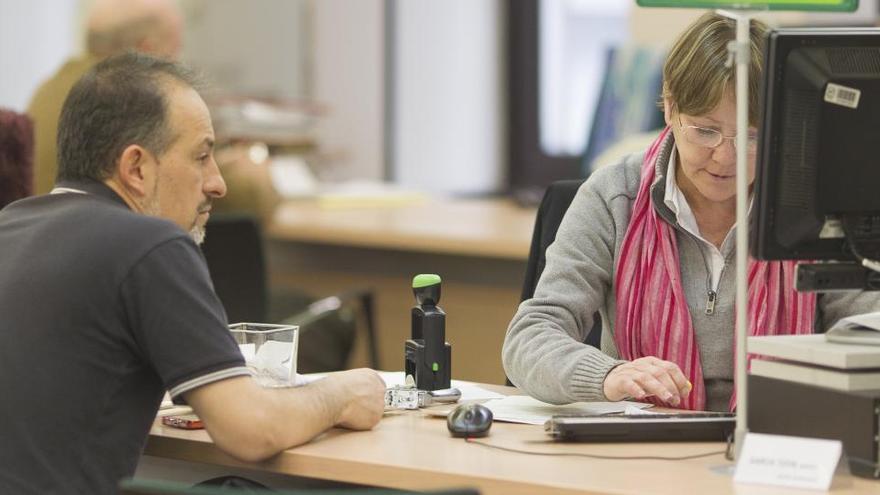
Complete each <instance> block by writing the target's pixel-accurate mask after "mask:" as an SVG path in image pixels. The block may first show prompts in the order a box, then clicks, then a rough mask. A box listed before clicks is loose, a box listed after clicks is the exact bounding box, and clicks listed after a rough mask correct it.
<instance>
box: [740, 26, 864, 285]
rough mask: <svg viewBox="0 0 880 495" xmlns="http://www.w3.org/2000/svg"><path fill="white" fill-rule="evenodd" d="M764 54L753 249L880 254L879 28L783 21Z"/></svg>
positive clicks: (760, 254)
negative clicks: (810, 25)
mask: <svg viewBox="0 0 880 495" xmlns="http://www.w3.org/2000/svg"><path fill="white" fill-rule="evenodd" d="M764 56H765V59H764V81H763V87H762V97H763V100H762V101H763V104H762V108H763V114H762V117H761V128H760V132H759V143H758V154H757V164H756V172H755V177H756V179H755V199H754V201H755V203H754V206H753V211H752V220H751V230H752V234H751V251H752V255H753V256H755V257H756V258H758V259H763V260H837V261H843V262H855V261H861V260H860V259H858V257H856V256H855V255H854V252H853V248H855V252H856V253H858V254H859V255H860V256H862V257H866V258H871V259H880V29H873V28H792V29H778V30H774V31H771V32H770V34H769V37H768V40H767V43H766V45H765V49H764ZM843 227H845V228H843ZM844 231H845V232H846V235H844ZM853 288H857V287H853Z"/></svg>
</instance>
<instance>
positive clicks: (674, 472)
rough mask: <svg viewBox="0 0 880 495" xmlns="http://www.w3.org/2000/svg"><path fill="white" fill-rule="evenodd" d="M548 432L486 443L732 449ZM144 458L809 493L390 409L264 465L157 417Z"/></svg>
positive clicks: (565, 490)
mask: <svg viewBox="0 0 880 495" xmlns="http://www.w3.org/2000/svg"><path fill="white" fill-rule="evenodd" d="M487 388H492V389H495V390H498V389H502V388H506V387H487ZM507 390H513V389H507ZM548 438H549V437H547V436H546V435H545V434H544V431H543V427H541V426H533V425H519V424H510V423H495V424H494V425H492V430H491V433H490V435H489V436H488V437H486V438H484V439H482V440H481V441H485V442H488V443H491V444H492V445H498V446H503V447H511V448H516V449H524V450H529V451H535V452H553V453H557V454H558V453H585V454H592V455H607V456H664V457H669V456H686V455H694V454H701V453H708V452H715V451H723V450H724V448H725V446H724V445H723V444H721V443H652V444H649V443H642V444H636V443H632V444H556V443H550V442H548ZM145 454H147V455H151V456H157V457H164V458H170V459H177V460H185V461H191V462H203V463H210V464H217V465H222V466H231V467H243V468H249V469H258V470H266V471H272V472H277V473H285V474H291V475H297V476H306V477H311V478H320V479H329V480H335V481H343V482H348V483H357V484H367V485H374V486H382V487H390V488H398V489H414V490H427V489H442V488H450V487H462V486H471V487H477V488H479V490H480V492H481V493H483V494H485V495H495V494H538V495H540V494H646V493H656V494H680V493H707V494H708V493H712V494H734V493H735V494H737V495H765V494H766V495H770V494H774V495H777V494H789V493H790V494H803V493H804V492H803V491H796V490H784V489H780V488H775V487H762V486H753V485H735V484H734V483H733V481H732V476H731V475H730V474H724V473H723V472H721V471H723V470H724V469H725V468H729V467H730V466H732V463H731V462H730V461H727V460H725V459H724V456H723V455H721V454H717V455H712V456H710V457H705V458H700V459H691V460H684V461H668V460H601V459H589V458H584V457H558V456H537V455H525V454H519V453H512V452H505V451H501V450H497V449H491V448H487V447H484V446H481V445H476V444H472V443H466V442H465V441H464V440H462V439H454V438H451V437H450V436H449V433H448V431H447V430H446V422H445V421H444V420H443V418H437V417H429V416H427V415H425V414H424V413H423V412H422V411H395V412H393V413H389V414H386V416H385V418H383V419H382V421H381V422H380V423H379V424H378V425H377V427H376V428H375V429H374V430H372V431H367V432H352V431H345V430H339V429H333V430H330V431H329V432H327V433H326V434H324V435H322V436H321V437H319V438H317V439H315V440H314V441H312V442H311V443H309V444H306V445H303V446H300V447H297V448H294V449H290V450H287V451H285V452H283V453H281V454H279V455H278V456H276V457H274V458H272V459H271V460H269V461H265V462H262V463H259V464H247V463H242V462H239V461H236V460H234V459H232V458H231V457H229V456H227V455H226V454H224V453H222V452H221V451H220V450H219V449H217V448H216V447H215V446H214V444H213V443H212V442H211V440H210V438H209V437H208V434H207V433H206V432H205V431H204V430H201V431H186V430H178V429H174V428H169V427H165V426H162V425H161V424H160V423H158V422H157V423H156V424H154V426H153V428H152V430H151V431H150V437H149V441H148V443H147V447H146V450H145ZM836 483H837V484H836V485H835V487H834V490H832V493H835V494H838V493H839V494H868V493H872V494H876V493H878V491H880V482H872V481H869V480H864V479H860V478H853V477H844V478H842V479H840V480H837V481H836Z"/></svg>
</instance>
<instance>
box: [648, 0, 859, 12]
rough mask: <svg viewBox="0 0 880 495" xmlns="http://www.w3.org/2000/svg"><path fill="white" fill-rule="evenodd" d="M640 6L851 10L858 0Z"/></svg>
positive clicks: (672, 0)
mask: <svg viewBox="0 0 880 495" xmlns="http://www.w3.org/2000/svg"><path fill="white" fill-rule="evenodd" d="M636 3H637V4H639V5H641V6H642V7H683V8H702V9H749V10H826V11H834V12H852V11H854V10H856V8H857V7H858V6H859V0H636Z"/></svg>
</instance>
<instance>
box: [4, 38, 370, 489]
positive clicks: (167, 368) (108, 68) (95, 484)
mask: <svg viewBox="0 0 880 495" xmlns="http://www.w3.org/2000/svg"><path fill="white" fill-rule="evenodd" d="M213 141H214V131H213V128H212V125H211V118H210V115H209V113H208V110H207V107H206V106H205V103H204V102H203V101H202V99H201V97H200V96H199V94H198V93H197V92H196V90H195V89H194V82H193V79H192V76H191V75H190V74H189V73H188V72H187V71H186V70H185V69H183V68H181V67H180V66H178V65H176V64H173V63H170V62H165V61H160V60H157V59H153V58H149V57H147V56H144V55H134V54H128V55H122V56H118V57H114V58H110V59H108V60H106V61H104V62H102V63H100V64H98V65H97V66H96V67H95V68H94V69H93V70H92V71H90V72H89V73H87V74H86V75H85V76H84V77H83V79H81V80H80V81H79V82H78V83H77V84H76V85H75V86H74V87H73V89H72V90H71V93H70V96H69V97H68V99H67V101H66V102H65V105H64V108H63V110H62V114H61V121H60V125H59V137H58V145H59V146H58V147H59V183H58V187H56V189H55V190H54V191H53V192H52V194H48V195H44V196H37V197H32V198H28V199H24V200H21V201H18V202H15V203H12V204H10V205H9V206H7V207H6V208H5V209H4V210H2V211H0V253H2V254H0V322H2V323H0V493H16V494H22V493H35V494H36V493H39V494H47V493H89V494H92V493H115V492H116V484H117V482H118V480H119V479H120V478H122V477H125V476H130V475H131V474H133V473H134V470H135V467H136V465H137V461H138V458H139V456H140V453H141V450H142V448H143V444H144V441H145V439H146V436H147V433H148V431H149V427H150V425H151V422H152V420H153V418H154V417H155V414H156V411H157V409H158V406H159V402H160V400H161V397H162V394H163V392H164V391H165V390H168V391H169V392H170V393H171V395H172V396H173V397H174V398H175V399H184V400H186V401H187V402H188V403H189V404H190V405H191V406H192V407H193V409H194V410H195V412H196V413H198V414H199V416H200V417H201V418H202V419H203V420H204V422H205V425H206V428H207V430H208V433H209V434H210V435H211V437H212V439H213V440H214V442H215V443H216V444H217V445H218V446H219V447H220V448H221V449H223V450H224V451H226V452H228V453H229V454H230V455H232V456H235V457H237V458H240V459H243V460H259V459H264V458H266V457H269V456H272V455H274V454H276V453H278V452H279V451H281V450H283V449H285V448H288V447H291V446H294V445H297V444H300V443H303V442H306V441H308V440H309V439H311V438H313V437H314V436H316V435H317V434H319V433H320V432H322V431H324V430H325V429H327V428H330V427H332V426H335V425H339V426H344V427H348V428H353V429H369V428H372V427H373V426H374V425H375V424H376V423H377V422H378V420H379V419H380V417H381V415H382V409H383V392H384V383H383V382H382V380H381V378H379V377H378V375H377V374H376V373H375V372H374V371H372V370H353V371H348V372H344V373H340V374H336V375H331V376H330V377H328V378H326V379H324V380H320V381H318V382H315V383H313V384H311V385H308V386H305V387H300V388H295V389H264V388H261V387H259V386H258V385H257V384H256V383H255V382H254V380H253V379H252V378H251V376H249V373H248V371H247V368H245V366H244V361H243V359H242V356H241V353H240V352H239V350H238V347H237V346H236V344H235V342H234V340H233V339H232V337H231V336H230V334H229V332H228V330H227V328H226V326H227V322H226V315H225V313H224V311H223V307H222V306H221V304H220V301H219V300H218V299H217V296H216V295H215V294H214V290H213V287H212V286H211V281H210V278H209V276H208V271H207V268H206V266H205V262H204V259H203V258H202V256H201V253H200V252H199V250H198V247H197V246H196V242H200V241H201V239H202V238H203V236H204V225H205V222H206V221H207V219H208V214H209V211H210V209H211V202H212V200H214V199H216V198H219V197H222V196H223V195H224V194H225V192H226V185H225V183H224V182H223V178H222V177H221V175H220V172H219V170H218V169H217V164H216V163H215V162H214V158H213V154H212V145H213ZM194 241H195V242H194Z"/></svg>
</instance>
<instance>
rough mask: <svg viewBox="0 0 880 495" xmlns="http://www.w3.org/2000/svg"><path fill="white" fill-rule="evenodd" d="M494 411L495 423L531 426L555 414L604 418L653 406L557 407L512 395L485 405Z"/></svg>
mask: <svg viewBox="0 0 880 495" xmlns="http://www.w3.org/2000/svg"><path fill="white" fill-rule="evenodd" d="M484 405H485V406H486V407H488V408H489V409H491V410H492V416H493V417H494V419H495V421H507V422H509V423H525V424H529V425H542V424H544V423H545V422H547V420H548V419H550V417H551V416H553V415H554V414H589V415H593V416H602V415H606V414H615V413H622V412H624V411H625V410H627V408H628V407H632V408H637V409H644V408H646V407H651V404H644V403H641V402H629V401H620V402H575V403H573V404H566V405H563V406H556V405H553V404H548V403H546V402H541V401H539V400H538V399H534V398H532V397H529V396H527V395H510V396H507V397H505V398H503V399H495V400H490V401H489V402H486V403H485V404H484Z"/></svg>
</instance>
